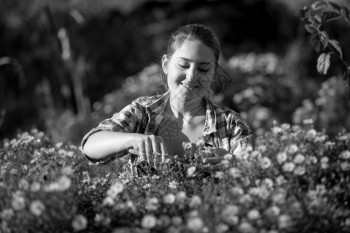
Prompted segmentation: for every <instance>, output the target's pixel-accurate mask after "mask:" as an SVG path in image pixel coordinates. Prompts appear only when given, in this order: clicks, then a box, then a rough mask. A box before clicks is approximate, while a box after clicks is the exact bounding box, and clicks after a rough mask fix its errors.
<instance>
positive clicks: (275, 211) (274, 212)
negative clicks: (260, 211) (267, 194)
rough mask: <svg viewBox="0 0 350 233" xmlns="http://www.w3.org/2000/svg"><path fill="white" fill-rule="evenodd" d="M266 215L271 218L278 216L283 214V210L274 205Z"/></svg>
mask: <svg viewBox="0 0 350 233" xmlns="http://www.w3.org/2000/svg"><path fill="white" fill-rule="evenodd" d="M266 213H267V214H268V215H271V216H278V215H279V214H280V213H281V210H280V208H278V206H276V205H273V206H271V207H270V208H268V209H267V210H266Z"/></svg>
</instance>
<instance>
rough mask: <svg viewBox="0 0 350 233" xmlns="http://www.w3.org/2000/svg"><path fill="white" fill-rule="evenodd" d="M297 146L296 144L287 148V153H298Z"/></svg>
mask: <svg viewBox="0 0 350 233" xmlns="http://www.w3.org/2000/svg"><path fill="white" fill-rule="evenodd" d="M298 149H299V148H298V146H297V145H296V144H291V145H289V146H288V147H287V152H288V153H290V154H294V153H295V152H297V151H298Z"/></svg>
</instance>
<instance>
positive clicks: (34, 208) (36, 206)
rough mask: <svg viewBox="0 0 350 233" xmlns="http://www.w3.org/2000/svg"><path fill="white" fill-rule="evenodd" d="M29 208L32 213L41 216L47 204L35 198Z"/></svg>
mask: <svg viewBox="0 0 350 233" xmlns="http://www.w3.org/2000/svg"><path fill="white" fill-rule="evenodd" d="M29 209H30V212H32V214H34V215H36V216H40V215H41V214H42V213H43V211H44V210H45V206H44V204H43V203H42V202H41V201H39V200H35V201H33V202H32V203H31V204H30V206H29Z"/></svg>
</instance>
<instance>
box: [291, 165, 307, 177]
mask: <svg viewBox="0 0 350 233" xmlns="http://www.w3.org/2000/svg"><path fill="white" fill-rule="evenodd" d="M305 171H306V170H305V167H303V166H297V167H296V168H295V169H294V174H295V175H298V176H302V175H304V174H305Z"/></svg>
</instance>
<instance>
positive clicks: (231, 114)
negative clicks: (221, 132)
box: [213, 104, 252, 134]
mask: <svg viewBox="0 0 350 233" xmlns="http://www.w3.org/2000/svg"><path fill="white" fill-rule="evenodd" d="M213 105H214V108H215V112H216V114H217V117H219V118H220V117H222V119H225V121H226V122H227V123H229V124H234V125H236V126H238V127H239V128H241V129H242V130H244V131H247V134H251V133H252V132H251V128H250V127H249V124H248V122H247V121H246V120H245V119H244V118H243V117H242V116H241V114H240V113H239V112H236V111H234V110H233V109H231V108H228V107H223V106H219V105H216V104H213Z"/></svg>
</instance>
